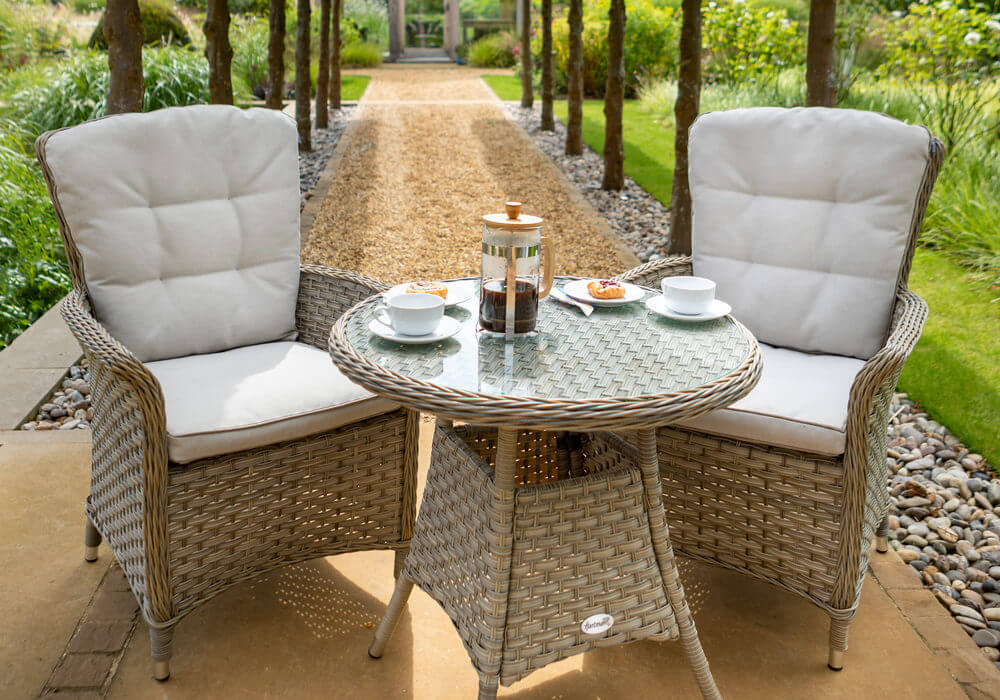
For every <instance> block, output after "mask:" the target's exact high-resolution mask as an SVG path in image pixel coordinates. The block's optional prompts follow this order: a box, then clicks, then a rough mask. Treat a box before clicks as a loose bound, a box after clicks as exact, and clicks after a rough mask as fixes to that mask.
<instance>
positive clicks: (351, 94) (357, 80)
mask: <svg viewBox="0 0 1000 700" xmlns="http://www.w3.org/2000/svg"><path fill="white" fill-rule="evenodd" d="M370 81H371V77H370V76H367V75H342V76H340V99H341V100H343V101H345V102H357V101H358V100H360V99H361V96H362V95H363V94H364V92H365V88H367V87H368V83H369V82H370Z"/></svg>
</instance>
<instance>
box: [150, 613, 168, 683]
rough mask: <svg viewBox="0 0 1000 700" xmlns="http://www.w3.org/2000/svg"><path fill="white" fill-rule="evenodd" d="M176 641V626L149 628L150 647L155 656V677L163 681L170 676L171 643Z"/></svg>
mask: <svg viewBox="0 0 1000 700" xmlns="http://www.w3.org/2000/svg"><path fill="white" fill-rule="evenodd" d="M173 641H174V626H173V625H171V626H170V627H164V628H160V629H158V628H155V627H150V628H149V649H150V652H151V655H152V657H153V678H155V679H156V680H158V681H160V682H163V681H165V680H167V679H168V678H170V655H171V644H172V643H173Z"/></svg>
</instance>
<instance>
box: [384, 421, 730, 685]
mask: <svg viewBox="0 0 1000 700" xmlns="http://www.w3.org/2000/svg"><path fill="white" fill-rule="evenodd" d="M635 457H636V456H635V453H634V448H631V447H630V446H629V445H628V444H627V443H625V442H624V441H622V440H621V439H619V438H618V437H616V436H614V435H611V434H610V433H594V434H590V435H581V434H569V433H542V432H533V431H524V432H522V433H521V434H520V440H518V433H517V431H514V430H510V429H501V430H499V431H496V430H486V429H479V428H475V427H472V426H461V427H459V428H452V427H450V426H448V425H446V424H439V425H438V428H437V432H436V434H435V438H434V452H433V458H432V461H431V468H430V472H429V474H428V477H427V485H426V488H425V490H424V497H423V502H422V503H421V507H420V516H419V518H418V519H417V523H416V526H415V528H414V532H413V538H412V541H411V543H410V551H409V554H408V555H407V557H406V561H405V563H404V565H403V569H402V571H401V573H400V577H399V579H398V581H397V584H396V589H395V592H394V593H393V596H392V600H391V601H390V603H389V608H388V610H387V611H386V615H385V617H384V619H383V620H382V623H381V624H380V625H379V627H378V629H377V631H376V634H375V640H374V641H373V643H372V645H371V648H370V650H369V654H370V655H371V656H373V657H376V658H377V657H379V656H381V654H382V652H383V651H384V649H385V645H386V643H387V642H388V639H389V637H390V635H391V634H392V630H393V628H394V627H395V625H396V622H397V620H398V618H399V615H400V613H401V612H402V609H403V606H404V605H405V604H406V600H407V598H408V597H409V594H410V591H411V590H412V587H413V585H414V584H416V585H419V586H420V587H421V588H422V589H423V590H424V591H426V592H427V593H428V594H429V595H430V596H431V597H432V598H434V599H435V600H437V601H438V603H440V604H441V606H442V607H443V608H444V610H445V612H447V613H448V615H449V617H450V618H451V619H452V621H453V622H454V624H455V626H456V628H457V629H458V632H459V634H460V636H461V638H462V641H463V643H464V645H465V648H466V650H467V651H468V653H469V657H470V659H471V660H472V663H473V665H474V666H475V667H476V669H477V671H478V672H479V676H480V688H479V697H480V698H481V699H484V698H494V697H495V696H496V693H497V687H498V685H501V684H502V685H510V684H511V683H513V682H515V681H517V680H519V679H521V678H524V677H525V676H527V675H528V674H530V673H531V672H532V671H534V670H536V669H538V668H541V667H542V666H544V665H546V664H549V663H552V662H553V661H558V660H559V659H563V658H566V657H568V656H571V655H573V654H579V653H582V652H584V651H587V650H588V649H592V648H594V647H601V646H610V645H613V644H623V643H627V642H632V641H637V640H640V639H653V640H661V641H662V640H676V639H678V638H679V639H680V641H681V643H682V645H683V647H684V650H685V652H686V654H687V657H688V660H689V662H690V663H691V666H692V669H693V670H694V673H695V676H696V678H697V680H698V684H699V687H700V688H701V691H702V694H703V695H704V696H705V697H707V698H720V697H721V696H720V695H719V691H718V689H717V688H716V686H715V681H714V680H713V678H712V674H711V671H710V670H709V667H708V661H707V660H706V658H705V654H704V652H703V651H702V648H701V642H700V641H699V639H698V632H697V630H696V629H695V625H694V620H693V619H692V617H691V612H690V610H689V608H688V605H687V601H686V600H685V597H684V590H683V588H682V586H681V583H680V578H679V576H678V572H677V564H676V562H675V559H674V554H673V550H672V548H671V546H670V539H669V535H668V531H667V524H666V517H665V515H664V511H663V499H662V490H661V489H662V487H661V483H660V475H659V469H658V465H657V457H656V437H655V432H654V431H653V430H643V431H640V433H639V455H638V464H639V466H638V467H636V466H635V464H636V458H635Z"/></svg>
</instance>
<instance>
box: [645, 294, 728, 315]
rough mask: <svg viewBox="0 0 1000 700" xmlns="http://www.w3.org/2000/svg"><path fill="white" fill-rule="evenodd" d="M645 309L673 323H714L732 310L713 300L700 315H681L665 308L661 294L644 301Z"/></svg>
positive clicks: (665, 304) (723, 303) (664, 301)
mask: <svg viewBox="0 0 1000 700" xmlns="http://www.w3.org/2000/svg"><path fill="white" fill-rule="evenodd" d="M646 308H647V309H649V310H650V311H652V312H653V313H655V314H659V315H660V316H666V317H667V318H672V319H674V320H675V321H692V322H699V321H714V320H715V319H717V318H722V317H723V316H725V315H726V314H728V313H729V312H730V311H732V310H733V307H731V306H730V305H729V304H727V303H726V302H724V301H720V300H719V299H715V300H714V301H713V302H712V305H711V306H709V307H708V311H705V312H704V313H700V314H682V313H680V312H679V311H674V310H673V309H671V308H670V307H669V306H667V301H666V299H664V298H663V295H662V294H655V295H653V296H651V297H649V299H646Z"/></svg>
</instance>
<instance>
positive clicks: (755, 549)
mask: <svg viewBox="0 0 1000 700" xmlns="http://www.w3.org/2000/svg"><path fill="white" fill-rule="evenodd" d="M943 156H944V147H943V146H942V145H941V142H940V141H937V140H936V139H931V140H930V145H929V160H928V164H927V167H926V170H925V172H924V177H923V181H922V184H921V188H920V191H919V193H918V195H917V198H916V201H915V202H914V211H913V218H912V222H911V228H910V232H909V245H908V247H907V250H906V254H905V255H904V258H903V261H902V265H901V268H900V275H899V281H898V285H897V293H896V302H895V305H894V307H893V313H892V318H891V321H890V323H889V327H888V329H887V334H886V339H885V343H884V345H883V347H882V348H881V349H880V350H879V351H878V352H876V353H875V355H873V356H872V357H871V358H869V359H868V361H867V362H866V363H865V365H864V367H863V368H862V370H861V371H860V373H859V374H858V375H857V377H856V378H855V380H854V384H853V385H852V387H851V393H850V399H849V402H848V419H847V447H846V450H845V453H844V454H843V455H842V456H841V457H839V458H830V457H826V456H821V455H814V454H808V453H802V452H793V451H789V450H784V449H780V448H776V447H773V446H769V445H764V444H752V443H746V442H737V441H734V440H729V439H726V438H721V437H716V436H712V435H705V434H700V433H694V432H691V431H685V430H678V429H674V428H660V429H659V430H658V431H657V442H658V445H659V459H660V468H661V471H662V473H663V477H664V484H663V487H664V502H665V505H666V509H667V513H668V517H669V518H670V524H671V528H672V539H673V540H674V542H675V543H676V546H677V548H678V549H679V550H682V551H684V552H685V553H686V554H689V555H691V556H695V557H697V558H700V559H704V560H706V561H710V562H713V563H716V564H720V565H723V566H727V567H731V568H734V569H737V570H740V571H743V572H744V573H747V574H749V575H751V576H756V577H758V578H762V579H764V580H767V581H769V582H770V583H773V584H775V585H777V586H780V587H782V588H785V589H788V590H790V591H793V592H795V593H798V594H799V595H802V596H804V597H806V598H808V599H810V600H812V601H813V602H814V603H816V604H817V605H819V606H820V607H822V608H823V609H824V610H826V611H827V613H828V614H829V615H830V616H831V619H832V624H831V635H830V640H831V649H834V650H837V651H844V650H846V649H847V627H846V621H849V620H850V619H851V617H852V616H853V615H854V613H855V611H856V609H857V605H858V600H859V598H860V596H861V584H862V583H863V580H864V575H865V568H866V566H867V564H868V555H869V549H870V544H871V539H872V536H873V535H874V534H875V532H876V530H877V529H878V528H879V527H880V525H881V524H882V522H883V520H884V518H885V514H886V509H887V505H888V497H887V494H886V488H885V482H886V474H887V466H886V434H887V433H886V431H887V426H888V410H889V403H890V401H891V399H892V392H893V391H894V389H895V386H896V382H897V380H898V379H899V375H900V373H901V372H902V369H903V365H904V364H905V362H906V358H907V357H908V356H909V354H910V352H911V351H912V350H913V347H914V345H915V344H916V342H917V340H918V339H919V337H920V332H921V330H922V328H923V325H924V321H925V320H926V317H927V306H926V304H925V303H924V302H923V300H922V299H920V297H918V296H917V295H915V294H913V293H911V292H910V291H909V290H908V289H907V288H906V282H907V278H908V276H909V270H910V265H911V262H912V259H913V251H914V248H915V246H916V241H917V237H918V235H919V231H920V226H921V223H922V221H923V216H924V212H925V210H926V206H927V202H928V200H929V198H930V195H931V191H932V190H933V187H934V182H935V179H936V177H937V173H938V170H939V168H940V165H941V161H942V159H943ZM686 274H691V259H690V258H687V257H683V258H667V259H662V260H657V261H653V262H650V263H646V264H645V265H640V266H639V267H636V268H633V269H632V270H629V271H628V272H625V273H623V274H621V275H619V276H618V279H621V280H624V281H628V282H632V283H634V284H642V285H647V286H651V287H656V286H658V285H659V283H660V280H662V279H663V278H664V277H667V276H671V275H686Z"/></svg>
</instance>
